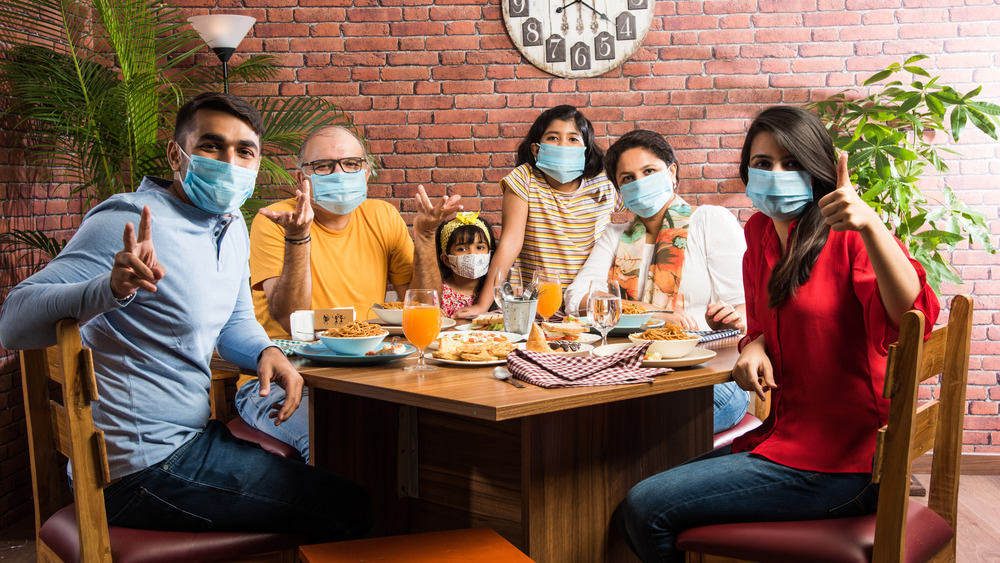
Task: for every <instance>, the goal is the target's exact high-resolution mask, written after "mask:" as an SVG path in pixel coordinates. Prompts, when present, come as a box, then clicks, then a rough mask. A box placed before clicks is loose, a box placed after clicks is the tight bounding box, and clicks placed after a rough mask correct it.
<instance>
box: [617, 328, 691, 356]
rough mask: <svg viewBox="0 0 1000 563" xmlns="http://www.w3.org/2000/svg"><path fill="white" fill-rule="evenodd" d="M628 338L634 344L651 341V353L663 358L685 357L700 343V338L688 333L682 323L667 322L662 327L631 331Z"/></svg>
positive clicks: (649, 351)
mask: <svg viewBox="0 0 1000 563" xmlns="http://www.w3.org/2000/svg"><path fill="white" fill-rule="evenodd" d="M628 339H629V340H631V341H632V343H633V344H645V343H647V342H648V343H649V350H647V352H648V353H650V354H659V355H660V357H661V358H663V359H674V358H683V357H684V356H686V355H688V353H690V352H691V350H694V347H695V346H697V345H698V341H699V340H700V338H699V337H698V336H692V335H690V334H688V333H687V331H685V330H684V329H683V328H681V327H680V325H675V324H674V323H667V324H666V325H664V326H663V327H661V328H650V329H646V330H644V331H642V332H638V331H637V332H630V333H629V335H628Z"/></svg>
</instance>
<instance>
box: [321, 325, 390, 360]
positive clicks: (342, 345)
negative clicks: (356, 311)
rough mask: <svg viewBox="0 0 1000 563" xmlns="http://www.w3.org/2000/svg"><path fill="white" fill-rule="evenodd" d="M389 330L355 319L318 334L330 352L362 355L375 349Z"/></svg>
mask: <svg viewBox="0 0 1000 563" xmlns="http://www.w3.org/2000/svg"><path fill="white" fill-rule="evenodd" d="M388 334H389V331H387V330H386V329H384V328H382V327H380V326H379V325H376V324H371V323H367V322H365V321H355V322H353V323H351V324H348V325H344V326H342V327H340V328H331V329H329V330H326V331H323V332H321V333H320V334H319V339H320V340H321V341H322V342H323V345H324V346H326V347H327V348H329V349H330V351H331V352H336V353H337V354H342V355H344V356H364V355H365V352H368V351H369V350H373V349H375V347H376V346H378V345H379V343H381V342H382V341H383V340H385V337H386V335H388Z"/></svg>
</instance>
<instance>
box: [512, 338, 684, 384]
mask: <svg viewBox="0 0 1000 563" xmlns="http://www.w3.org/2000/svg"><path fill="white" fill-rule="evenodd" d="M648 347H649V343H648V342H647V343H646V344H643V345H642V346H633V347H631V348H627V349H625V350H622V351H621V352H616V353H614V354H610V355H607V356H602V357H599V358H598V357H589V358H588V357H585V356H563V355H560V354H544V353H540V352H531V351H528V350H520V349H518V350H514V351H513V352H511V353H510V354H509V355H508V356H507V369H509V370H510V373H511V374H512V375H513V376H514V377H515V378H517V379H520V380H522V381H527V382H528V383H531V384H533V385H538V386H539V387H546V388H555V387H586V386H590V385H621V384H627V383H652V382H653V376H654V375H663V374H665V373H667V372H670V371H673V370H672V369H670V368H641V367H639V366H640V365H642V359H643V356H644V355H645V353H646V348H648Z"/></svg>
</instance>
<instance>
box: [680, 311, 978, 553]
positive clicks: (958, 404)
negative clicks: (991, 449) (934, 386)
mask: <svg viewBox="0 0 1000 563" xmlns="http://www.w3.org/2000/svg"><path fill="white" fill-rule="evenodd" d="M972 309H973V303H972V300H971V299H969V298H967V297H964V296H961V295H959V296H957V297H955V298H954V299H953V301H952V308H951V315H950V318H949V321H948V326H946V327H942V328H939V329H937V330H935V331H934V332H933V333H931V335H930V337H929V338H928V339H927V341H926V342H925V341H924V338H923V334H924V322H925V319H924V316H923V314H922V313H920V312H919V311H910V312H908V313H906V314H905V315H904V316H903V322H902V325H901V327H900V330H899V342H897V343H896V344H894V345H893V346H892V347H891V348H890V350H889V358H888V364H887V365H888V367H887V369H886V378H885V388H884V391H883V394H884V396H885V397H887V398H889V399H891V403H890V406H889V423H888V424H887V425H886V426H885V427H883V428H882V429H881V430H879V435H878V441H877V445H876V452H875V460H876V463H875V467H874V469H873V472H872V481H873V482H877V483H879V487H880V490H879V500H878V510H877V512H876V514H872V515H869V516H860V517H853V518H834V519H828V520H809V521H802V522H753V523H736V524H717V525H712V526H702V527H699V528H692V529H690V530H686V531H684V532H682V533H681V534H679V535H678V538H677V547H678V549H682V550H685V551H687V552H688V561H689V562H709V561H716V562H722V561H725V562H732V561H744V560H749V561H761V562H779V561H780V562H785V561H813V562H824V561H830V562H833V561H837V562H853V561H866V562H867V561H875V562H879V563H881V562H888V561H895V562H902V561H907V562H910V561H931V560H933V561H955V532H956V531H957V528H958V480H959V470H960V464H961V451H962V429H963V422H964V420H965V388H966V384H967V382H968V376H969V349H970V346H971V334H972ZM939 374H940V375H941V380H940V384H941V392H940V398H939V399H937V400H931V401H928V402H926V403H924V404H922V405H920V407H919V408H918V407H917V392H918V389H919V386H920V383H921V382H923V381H925V380H927V379H929V378H931V377H934V376H935V375H939ZM932 448H933V450H934V457H933V462H932V466H931V482H930V497H929V499H928V506H927V507H924V506H922V505H920V504H917V503H909V489H910V475H911V473H910V470H911V463H912V461H913V459H915V458H916V457H919V456H921V455H923V454H925V453H926V452H928V451H929V450H931V449H932Z"/></svg>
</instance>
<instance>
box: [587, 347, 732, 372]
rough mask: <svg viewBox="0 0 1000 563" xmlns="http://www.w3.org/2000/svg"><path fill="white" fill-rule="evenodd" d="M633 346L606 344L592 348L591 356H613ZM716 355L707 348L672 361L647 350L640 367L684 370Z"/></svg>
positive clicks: (693, 351) (695, 350) (696, 350)
mask: <svg viewBox="0 0 1000 563" xmlns="http://www.w3.org/2000/svg"><path fill="white" fill-rule="evenodd" d="M633 346H635V344H632V343H626V344H607V345H605V346H598V347H597V348H594V351H593V354H594V355H595V356H597V357H600V356H607V355H610V354H614V353H615V352H621V351H622V350H625V349H628V348H631V347H633ZM715 355H716V352H715V350H708V349H707V348H695V349H694V350H691V352H689V353H688V354H687V355H686V356H682V357H680V358H673V359H664V358H661V357H660V356H659V354H657V353H655V352H649V351H648V350H647V352H646V357H645V358H644V359H643V360H642V367H647V368H685V367H689V366H696V365H698V364H703V363H705V362H707V361H708V360H711V359H712V358H714V357H715Z"/></svg>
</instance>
